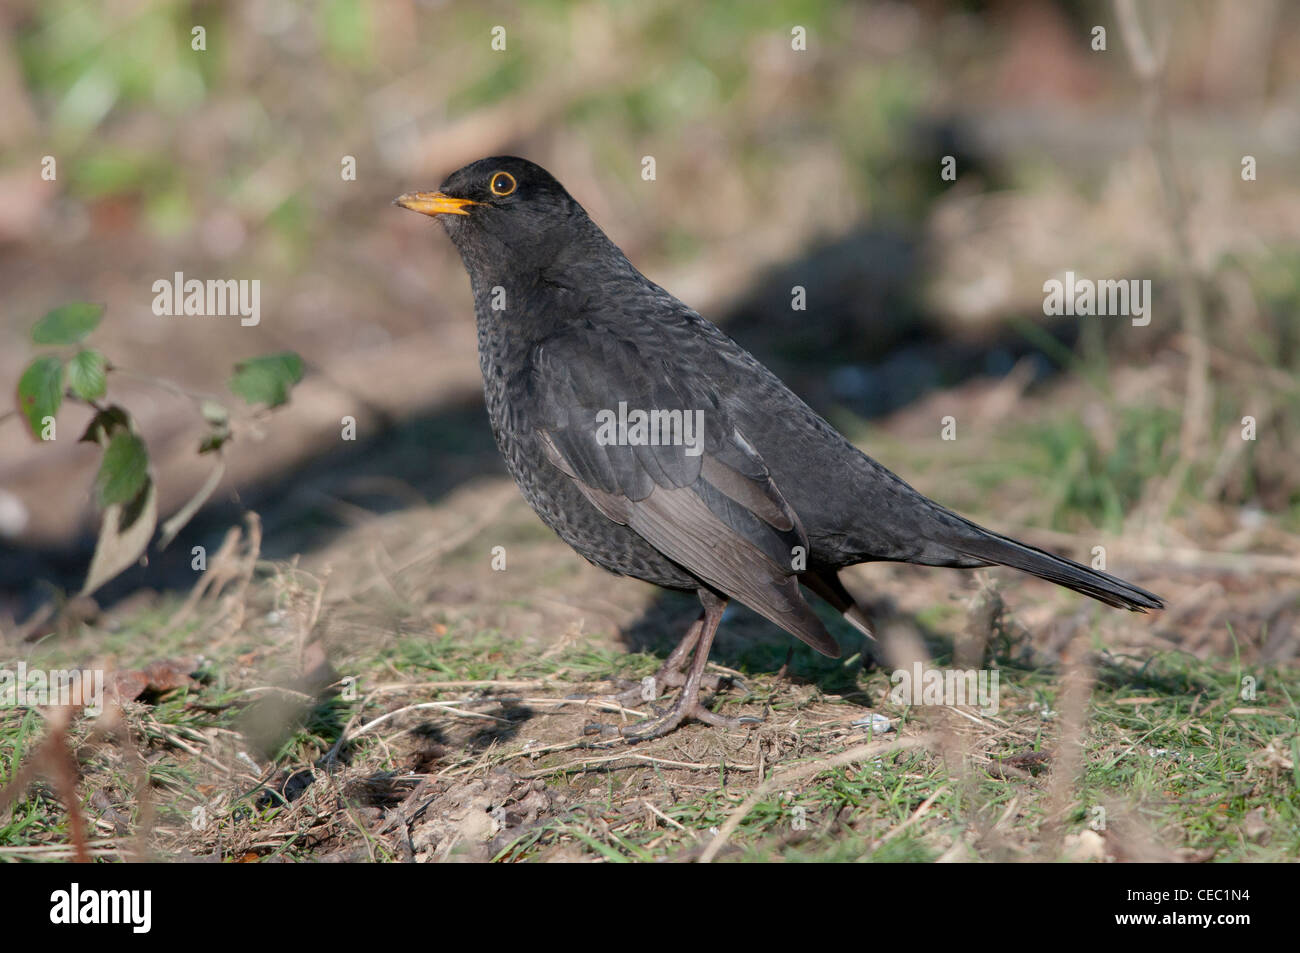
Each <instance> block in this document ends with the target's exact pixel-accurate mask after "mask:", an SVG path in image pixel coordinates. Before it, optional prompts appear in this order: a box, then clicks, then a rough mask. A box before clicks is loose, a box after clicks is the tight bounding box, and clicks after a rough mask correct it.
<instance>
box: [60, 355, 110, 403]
mask: <svg viewBox="0 0 1300 953" xmlns="http://www.w3.org/2000/svg"><path fill="white" fill-rule="evenodd" d="M107 385H108V359H107V358H105V357H104V355H103V354H101V353H100V352H99V351H96V350H93V349H88V350H85V351H78V352H77V353H76V355H75V356H74V357H73V358H72V360H70V361H68V387H69V388H70V389H71V390H72V392H73V393H74V394H76V395H77V396H78V397H80V398H81V399H82V400H99V398H101V397H103V396H104V392H105V390H107Z"/></svg>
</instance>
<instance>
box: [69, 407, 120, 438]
mask: <svg viewBox="0 0 1300 953" xmlns="http://www.w3.org/2000/svg"><path fill="white" fill-rule="evenodd" d="M130 427H131V418H130V416H129V415H128V414H127V412H126V410H125V409H123V408H122V407H119V406H118V405H117V404H110V405H109V406H107V407H105V408H104V409H103V410H101V411H100V412H99V413H97V414H95V416H94V417H92V418H91V420H90V424H89V425H88V426H87V427H86V432H85V433H83V434H82V435H81V440H79V441H78V443H107V442H108V438H109V437H111V436H113V434H115V433H117V432H118V431H119V430H129V429H130Z"/></svg>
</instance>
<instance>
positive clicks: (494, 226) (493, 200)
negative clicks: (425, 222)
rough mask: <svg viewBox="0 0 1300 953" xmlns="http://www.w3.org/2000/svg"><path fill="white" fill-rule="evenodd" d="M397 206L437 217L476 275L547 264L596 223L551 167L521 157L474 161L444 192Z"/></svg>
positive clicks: (412, 195)
mask: <svg viewBox="0 0 1300 953" xmlns="http://www.w3.org/2000/svg"><path fill="white" fill-rule="evenodd" d="M393 204H394V205H400V206H401V207H402V208H408V209H410V210H411V211H413V212H421V213H423V214H425V215H431V216H434V217H436V218H438V219H439V220H440V221H441V222H442V224H443V227H444V228H446V230H447V234H448V236H449V237H450V238H451V240H452V241H453V242H454V243H455V244H456V247H457V248H458V249H459V250H460V253H461V256H462V257H463V258H464V259H465V265H466V267H467V268H468V269H469V271H470V276H471V278H477V277H487V276H488V275H490V274H495V273H496V272H497V271H498V270H499V269H503V268H508V269H511V270H512V271H513V272H514V273H516V274H518V273H520V272H521V271H523V270H525V269H535V270H541V269H544V268H547V267H549V266H550V265H551V264H552V263H553V262H554V261H555V260H556V259H557V258H558V257H559V256H561V255H563V254H564V252H565V250H566V249H567V248H568V247H569V246H570V245H572V244H573V243H574V242H575V241H579V240H580V239H581V237H582V236H584V234H585V233H587V232H588V229H590V228H592V227H593V226H591V225H590V219H588V218H587V215H586V213H585V212H584V211H583V210H582V206H580V205H579V204H578V203H577V202H575V201H574V200H573V198H572V197H571V196H570V195H569V193H568V192H566V191H565V190H564V186H562V185H560V183H559V182H557V181H555V178H554V177H553V176H552V175H551V174H550V173H549V172H547V171H546V170H545V169H543V168H542V167H541V166H539V165H537V164H535V163H532V162H529V161H528V160H527V159H520V158H518V157H516V156H492V157H490V158H487V159H479V160H478V161H477V162H471V163H470V164H469V165H467V166H465V167H464V168H462V169H458V170H457V171H455V172H453V173H452V174H451V175H449V176H448V177H447V179H446V181H444V182H443V183H442V185H441V186H439V188H438V191H436V192H407V193H406V194H405V195H400V196H398V197H397V198H396V199H394V200H393ZM597 231H598V230H597Z"/></svg>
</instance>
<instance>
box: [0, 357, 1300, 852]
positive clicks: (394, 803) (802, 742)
mask: <svg viewBox="0 0 1300 953" xmlns="http://www.w3.org/2000/svg"><path fill="white" fill-rule="evenodd" d="M981 386H983V385H979V384H971V385H968V392H967V393H965V394H950V395H949V398H950V399H958V398H961V399H964V400H978V399H982V398H981V393H982V391H981V390H980V387H981ZM1069 386H1071V385H1070V384H1068V383H1065V382H1061V383H1060V384H1057V385H1054V386H1052V387H1050V388H1048V389H1046V391H1045V393H1044V394H1043V395H1042V396H1041V397H1038V398H1031V399H1030V400H1028V401H1026V405H1027V406H1028V408H1030V409H1029V411H1028V414H1029V416H1030V417H1031V418H1032V417H1033V414H1034V413H1035V412H1037V413H1049V412H1050V411H1049V408H1050V407H1053V406H1057V405H1059V404H1060V403H1061V401H1062V397H1063V396H1066V395H1062V394H1061V393H1060V392H1059V391H1060V388H1068V387H1069ZM985 396H987V395H985ZM1034 408H1037V410H1036V411H1035V410H1034ZM926 414H929V411H928V410H927V409H925V408H924V407H920V408H914V409H912V410H909V411H907V412H905V413H902V414H899V415H896V416H895V417H894V418H892V419H890V420H888V421H886V422H885V423H884V424H883V425H882V426H881V428H880V429H879V430H877V431H873V437H874V439H873V441H872V442H873V443H876V442H878V443H880V445H881V447H880V448H879V449H881V450H889V451H890V452H891V453H896V452H899V448H900V447H901V446H902V444H900V443H898V442H897V437H898V435H900V434H906V433H908V432H909V427H912V426H914V425H915V420H914V418H915V417H916V416H918V415H926ZM1013 430H1014V431H1015V432H1017V433H1018V432H1023V431H1022V430H1021V428H1019V427H1017V428H1013ZM993 436H994V435H990V439H992V438H993ZM1003 437H1005V438H1006V439H1014V434H1004V435H1003ZM988 445H989V444H988V442H987V441H981V446H982V447H984V448H985V449H987V446H988ZM966 452H968V453H971V454H975V455H978V454H977V451H976V449H975V448H973V447H972V448H970V449H969V450H968V451H966ZM930 463H931V464H934V461H933V460H932V461H930ZM971 463H972V461H971V460H970V459H966V460H965V461H964V462H963V461H962V460H961V459H958V460H949V461H948V462H947V467H948V468H952V469H946V470H945V469H938V470H935V469H931V467H928V466H926V465H925V464H926V461H925V460H924V459H919V458H918V459H916V460H914V461H913V464H914V465H915V466H916V467H917V468H918V470H917V472H919V474H920V478H919V479H918V480H917V483H918V486H919V487H920V488H921V489H923V490H927V491H930V492H934V487H933V486H931V485H930V484H931V482H932V481H933V480H935V479H936V478H938V476H939V474H941V473H942V472H952V470H953V469H955V472H959V473H960V472H964V471H963V467H964V466H966V465H970V464H971ZM1004 486H1005V487H1006V488H1007V489H1012V488H1013V484H1012V483H1010V482H1008V483H1005V484H1004ZM1012 495H1014V493H1013V494H1012ZM1000 499H1003V497H1002V495H1001V494H999V493H996V492H995V493H994V494H993V495H992V496H990V497H986V499H985V507H984V508H985V509H988V510H989V512H975V513H974V514H973V515H975V516H977V517H979V518H982V519H984V520H985V521H992V520H994V519H998V518H1000V519H1001V520H1002V527H1001V528H1011V527H1008V526H1006V524H1005V510H1002V511H1001V512H1002V515H1001V516H1000V517H999V511H1000V507H999V506H998V505H997V501H998V500H1000ZM1009 506H1010V504H1009V503H1008V507H1009ZM260 530H261V528H260V523H259V521H258V519H257V517H256V516H251V515H250V516H249V517H248V519H247V520H246V522H245V524H244V525H242V526H241V527H237V528H234V529H232V532H231V533H230V534H229V535H228V537H227V545H226V546H225V547H223V548H222V550H221V552H220V553H217V554H214V555H213V556H212V557H211V562H210V564H209V570H208V572H207V573H206V574H205V575H204V576H203V577H202V578H203V579H204V580H205V582H204V585H203V587H202V588H198V589H196V590H195V591H194V592H193V593H191V594H190V596H189V597H188V598H182V597H180V596H156V595H150V594H147V593H145V594H141V595H139V596H138V597H137V598H134V599H129V600H127V601H126V602H125V603H123V604H121V605H119V606H118V607H116V608H114V609H112V610H110V611H108V612H106V613H103V614H101V615H98V616H93V617H92V618H91V619H89V620H84V621H80V622H77V623H74V624H71V626H70V628H65V629H64V630H62V631H58V632H54V633H51V634H49V635H47V636H46V637H45V638H44V640H43V641H41V642H40V643H39V644H38V645H37V646H36V647H35V648H34V650H33V652H32V654H31V656H30V657H29V664H35V663H36V661H41V662H42V663H43V664H45V665H46V666H47V667H57V666H58V665H72V664H86V662H87V660H88V659H92V658H93V659H97V660H100V661H103V662H105V663H106V667H108V668H109V669H111V670H115V671H116V672H117V674H116V675H111V676H110V684H112V685H113V686H115V687H116V690H117V693H118V696H119V697H120V698H121V707H120V711H118V710H117V709H116V708H115V707H114V706H110V711H109V713H108V714H107V715H106V716H105V717H104V718H102V719H99V720H98V721H96V720H91V719H86V718H81V717H75V718H72V719H71V721H70V722H69V723H68V725H67V736H68V739H67V742H66V747H67V749H68V750H71V751H73V752H74V753H75V758H76V763H77V766H78V772H79V775H80V779H79V781H78V782H77V784H76V791H77V798H78V801H79V802H80V808H81V812H82V814H83V820H82V821H81V822H80V823H82V824H84V826H85V834H86V836H85V845H84V848H83V849H84V850H85V851H86V852H87V853H89V854H91V855H92V856H96V857H102V858H130V857H136V856H141V855H144V856H160V857H166V858H173V859H185V858H189V859H192V860H220V861H230V860H245V861H253V860H258V861H267V860H318V861H329V860H368V859H373V860H394V861H401V860H406V861H416V862H434V861H489V860H496V861H547V860H605V861H622V860H671V861H679V860H692V859H694V860H700V859H710V860H711V859H717V860H757V859H764V860H770V859H778V858H783V859H790V860H795V859H818V860H878V861H889V860H922V861H964V860H977V859H979V860H1020V859H1037V860H1043V859H1058V858H1059V859H1068V860H1081V861H1104V860H1157V859H1172V860H1185V861H1209V860H1215V861H1223V860H1277V859H1282V858H1285V857H1288V856H1294V854H1295V853H1296V851H1297V850H1298V849H1300V839H1298V838H1300V835H1298V834H1297V831H1300V823H1297V820H1298V817H1297V814H1298V810H1297V809H1298V807H1300V800H1298V798H1297V784H1298V782H1300V768H1298V767H1297V761H1298V754H1300V751H1298V750H1297V749H1298V748H1300V736H1297V734H1296V730H1295V716H1296V712H1297V700H1296V691H1295V686H1296V684H1297V679H1296V674H1297V673H1296V668H1295V644H1294V636H1293V635H1291V634H1290V632H1291V629H1290V627H1291V625H1292V622H1293V620H1294V618H1295V612H1296V608H1297V607H1296V599H1295V591H1294V588H1293V584H1292V583H1290V582H1289V577H1288V576H1287V575H1286V574H1276V573H1270V572H1269V568H1270V563H1269V562H1268V558H1267V557H1261V558H1262V560H1263V561H1262V563H1261V566H1262V571H1258V572H1253V573H1252V572H1242V571H1225V570H1224V568H1223V567H1222V566H1219V565H1216V564H1215V562H1214V560H1212V559H1211V560H1209V561H1208V562H1205V563H1204V564H1200V565H1198V564H1197V560H1195V559H1193V558H1190V557H1189V555H1188V552H1186V551H1184V550H1176V549H1170V550H1165V551H1153V550H1152V548H1151V547H1147V548H1146V549H1144V548H1143V546H1142V545H1140V542H1141V541H1140V540H1132V539H1127V538H1125V539H1118V540H1115V541H1113V542H1112V544H1111V545H1112V551H1113V552H1115V553H1116V556H1115V557H1114V558H1115V559H1116V560H1117V561H1122V563H1123V564H1122V565H1120V566H1116V565H1112V566H1111V567H1110V568H1112V569H1113V570H1115V571H1117V572H1120V573H1121V574H1123V575H1126V576H1128V577H1129V578H1132V579H1134V580H1135V581H1137V582H1139V583H1140V584H1142V585H1145V586H1148V587H1150V588H1152V589H1154V590H1155V591H1157V592H1159V593H1161V594H1162V595H1163V596H1165V597H1166V599H1167V600H1168V601H1169V604H1170V606H1171V608H1170V610H1169V611H1167V612H1165V613H1156V614H1151V615H1139V614H1133V613H1125V612H1118V611H1114V610H1110V609H1108V608H1106V607H1104V606H1100V605H1096V604H1093V603H1091V602H1089V601H1088V600H1085V599H1083V598H1081V597H1078V596H1076V595H1074V594H1072V593H1068V592H1065V591H1063V590H1058V589H1056V588H1054V587H1051V586H1049V585H1047V584H1046V583H1042V582H1039V581H1037V580H1032V579H1027V578H1024V577H1021V576H1019V575H1017V574H1015V573H1012V572H1009V571H1002V570H996V571H981V572H978V573H963V572H958V571H954V570H937V569H924V568H920V567H912V566H871V567H858V568H856V569H854V570H852V571H850V572H849V573H848V575H847V580H848V582H849V584H850V585H851V586H852V587H853V588H854V589H855V590H856V591H857V592H859V593H862V594H863V595H864V596H865V597H866V599H867V601H868V603H869V604H870V605H871V607H872V611H873V613H874V615H875V617H876V619H877V623H878V636H879V639H878V641H877V642H876V643H864V640H863V639H862V638H861V637H860V636H858V635H857V634H856V633H855V632H854V631H853V630H852V629H850V628H849V627H848V626H846V625H844V624H842V623H841V622H840V621H839V620H833V619H829V617H828V622H829V624H831V625H832V627H833V631H834V632H835V633H836V635H837V637H839V638H840V640H841V642H842V643H843V645H844V658H842V659H839V660H832V659H827V658H823V657H821V656H818V655H816V654H815V653H813V652H812V651H811V650H809V649H807V648H805V647H804V646H802V645H797V644H795V643H794V642H793V640H791V639H790V638H789V637H788V636H786V635H785V634H784V633H782V632H779V631H778V630H776V629H775V628H774V627H772V626H770V625H769V624H768V623H766V622H765V621H763V620H762V619H760V618H758V617H756V616H754V615H752V614H751V613H749V612H748V611H747V610H743V609H732V610H730V611H729V612H728V615H727V617H726V620H725V621H724V623H723V627H722V633H721V635H720V637H719V640H718V643H717V645H716V646H715V649H714V653H713V659H714V664H713V665H712V667H711V670H712V671H713V672H714V673H716V674H719V675H724V676H730V677H731V681H730V684H729V685H725V686H723V687H722V688H721V689H720V690H719V691H718V692H717V693H716V695H715V696H714V697H713V701H712V706H713V707H714V709H715V710H717V711H721V712H725V713H727V714H749V715H754V716H757V717H760V718H762V719H763V720H762V721H761V723H759V724H756V725H752V726H747V727H744V728H740V729H731V730H721V729H717V728H712V727H707V726H703V725H699V724H688V725H687V726H685V727H684V728H682V729H680V730H679V731H676V732H674V733H672V734H670V735H668V736H667V737H665V738H662V739H658V740H655V741H651V742H645V743H640V744H635V745H629V744H627V743H624V742H622V741H618V742H612V743H611V742H604V743H602V742H593V741H592V739H591V738H590V737H589V736H587V735H584V733H583V728H584V726H585V725H586V724H587V723H589V722H592V721H606V722H609V721H618V720H621V719H628V720H633V719H635V718H637V717H639V715H640V714H641V713H642V712H643V711H644V710H645V709H644V708H643V709H641V711H636V710H626V709H625V710H620V709H619V706H617V705H615V704H611V702H610V700H609V697H608V696H609V694H610V693H612V692H613V691H614V690H616V689H618V688H624V687H627V686H629V685H633V684H635V683H636V681H637V680H638V679H640V678H641V677H643V676H646V675H648V674H651V673H652V672H653V671H654V670H655V669H656V667H657V665H658V664H659V662H660V660H661V659H662V657H663V655H664V654H665V653H666V652H667V650H668V649H669V648H670V647H671V645H672V644H673V643H674V642H675V641H676V639H677V637H678V636H679V635H680V633H681V632H682V631H683V630H684V628H685V626H686V625H688V624H689V622H690V621H691V620H692V619H693V617H694V615H695V613H696V611H697V607H696V606H695V605H694V600H693V599H692V598H690V597H686V596H681V595H677V594H664V593H658V592H656V591H655V590H653V589H652V588H651V587H648V586H646V585H644V584H642V583H639V582H636V581H634V580H620V579H615V578H613V577H611V576H608V575H607V574H605V573H603V572H602V571H600V570H598V569H596V568H594V567H591V566H588V565H587V564H586V563H584V562H583V561H582V560H581V559H579V558H578V557H577V556H576V555H574V554H573V553H572V552H571V551H569V550H568V549H567V547H565V546H564V545H563V544H562V543H561V542H560V541H558V540H557V539H556V538H555V537H554V536H553V535H552V534H551V533H550V532H549V531H548V530H546V529H545V527H543V526H542V525H541V524H540V522H539V521H538V520H537V519H536V517H535V516H534V515H533V514H532V513H531V512H530V511H529V510H528V508H527V506H526V505H525V504H524V503H523V502H522V500H521V499H519V497H518V494H517V492H516V491H515V489H514V487H513V485H512V484H510V482H509V481H508V480H507V479H504V478H501V477H497V476H484V477H480V478H476V479H473V480H470V481H468V482H466V483H465V484H463V485H461V486H460V487H459V488H457V489H456V490H454V491H452V492H451V493H449V494H447V495H446V496H444V497H442V498H441V499H439V500H438V501H437V502H436V503H434V504H431V505H426V506H416V507H408V508H404V509H400V510H396V511H394V512H390V513H387V514H384V515H365V516H362V515H357V517H356V519H355V521H354V525H351V526H349V527H348V528H346V529H345V530H343V531H342V532H340V533H339V534H338V535H337V536H336V537H335V539H334V540H333V542H332V543H331V544H330V545H329V546H327V547H325V548H323V549H320V550H317V551H315V552H313V553H311V554H310V555H309V556H306V557H304V558H301V559H296V558H295V559H276V560H267V559H259V553H258V545H259V543H258V541H259V538H260ZM1046 535H1047V536H1049V537H1051V539H1050V541H1051V542H1054V543H1055V544H1056V545H1057V546H1058V547H1060V548H1063V549H1068V550H1071V551H1072V553H1073V555H1075V556H1076V557H1079V558H1086V552H1080V551H1079V549H1080V547H1082V546H1084V545H1085V543H1084V542H1081V541H1080V540H1073V542H1072V541H1071V539H1070V537H1069V536H1068V534H1064V533H1055V534H1046ZM496 546H500V547H503V552H504V554H505V557H506V565H505V570H504V571H496V572H494V571H486V570H487V567H488V566H489V565H490V563H491V559H492V555H493V554H492V549H493V547H496ZM1125 553H1127V554H1128V555H1122V554H1125ZM1242 559H1243V560H1244V562H1243V563H1242V564H1241V565H1243V566H1249V565H1250V563H1249V560H1250V557H1249V556H1243V557H1242ZM1270 626H1271V627H1272V628H1271V629H1270ZM1270 631H1272V632H1274V633H1276V632H1282V633H1283V634H1284V635H1283V637H1282V638H1281V639H1279V638H1276V637H1275V638H1272V639H1270ZM927 657H932V658H933V660H934V661H933V664H934V665H936V666H938V667H954V666H956V665H959V664H960V665H964V664H965V663H964V662H961V661H960V660H969V659H972V658H974V659H982V660H983V661H982V662H980V663H977V664H980V665H983V667H985V668H986V669H989V670H992V671H996V672H997V673H998V676H999V690H1000V698H999V705H998V708H997V711H996V712H995V713H992V712H990V713H981V712H980V711H979V710H978V709H977V708H975V707H972V706H969V705H967V706H929V705H914V706H908V705H904V704H900V703H897V702H895V701H894V700H892V699H891V690H892V689H893V687H894V682H893V681H891V678H890V676H891V673H892V672H893V671H894V670H895V669H896V668H909V669H910V665H911V662H912V661H913V660H915V659H921V658H927ZM955 659H956V660H958V661H954V660H955ZM150 666H152V667H150ZM1252 689H1253V693H1252ZM42 718H43V716H42V715H40V714H37V713H35V712H32V711H23V710H15V709H8V710H0V769H3V774H4V775H5V776H8V777H13V776H14V771H15V769H16V767H17V766H18V765H19V764H23V765H26V766H27V770H26V771H25V772H21V773H20V776H19V777H18V778H17V779H16V780H17V785H16V786H17V789H16V790H15V789H13V788H10V789H7V790H6V791H5V792H4V794H2V795H0V798H2V799H3V802H4V803H8V802H10V801H12V802H13V803H12V806H11V808H10V809H9V810H8V812H7V814H6V815H3V816H0V817H3V820H0V823H3V826H0V858H8V859H16V858H40V859H53V858H67V857H70V856H72V855H73V853H74V852H75V850H76V848H75V847H74V846H73V845H74V843H75V841H76V839H77V838H76V837H74V836H73V832H72V825H71V824H70V822H69V819H68V814H67V811H66V809H65V803H66V802H65V800H64V796H65V794H66V783H67V782H66V777H67V773H66V764H67V760H66V757H60V756H59V754H58V753H57V752H56V750H55V749H54V747H53V746H51V745H49V744H48V743H47V744H46V747H43V748H41V749H40V750H37V751H33V750H31V749H33V748H35V747H36V746H37V745H38V744H41V740H42V739H43V738H50V737H53V738H54V739H55V741H56V742H58V741H59V740H60V733H59V732H58V731H56V732H54V733H53V734H49V733H47V732H46V731H45V730H43V726H42ZM56 720H57V719H56ZM56 727H57V725H56ZM61 778H63V779H64V780H61Z"/></svg>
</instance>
